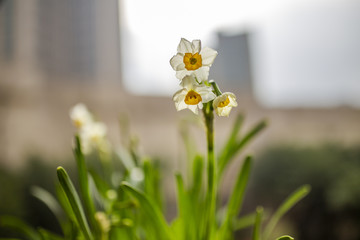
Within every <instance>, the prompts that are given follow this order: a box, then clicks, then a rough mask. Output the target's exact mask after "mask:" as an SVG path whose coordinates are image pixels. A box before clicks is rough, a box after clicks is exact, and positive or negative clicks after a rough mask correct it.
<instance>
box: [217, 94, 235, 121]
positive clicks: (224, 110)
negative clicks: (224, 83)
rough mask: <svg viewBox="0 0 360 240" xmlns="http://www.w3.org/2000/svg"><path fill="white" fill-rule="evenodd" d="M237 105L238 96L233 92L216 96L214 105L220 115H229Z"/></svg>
mask: <svg viewBox="0 0 360 240" xmlns="http://www.w3.org/2000/svg"><path fill="white" fill-rule="evenodd" d="M236 106H237V102H236V97H235V95H234V94H233V93H231V92H225V93H223V94H221V95H220V96H218V97H216V98H215V99H214V101H213V107H214V109H215V112H216V114H217V115H218V116H222V117H223V116H226V117H228V116H229V114H230V111H231V109H232V108H233V107H236Z"/></svg>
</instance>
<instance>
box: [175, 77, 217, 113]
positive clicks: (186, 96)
mask: <svg viewBox="0 0 360 240" xmlns="http://www.w3.org/2000/svg"><path fill="white" fill-rule="evenodd" d="M181 86H182V87H183V89H181V90H179V91H177V92H176V93H175V94H174V96H173V100H174V102H175V107H176V110H178V111H180V110H183V109H185V108H188V109H190V110H191V111H192V112H194V113H195V114H198V109H199V108H200V109H202V107H203V103H207V102H209V101H211V100H213V99H214V98H215V97H216V95H215V94H214V93H213V92H212V88H211V87H208V86H206V85H204V84H200V85H199V84H198V83H197V82H196V80H195V78H194V76H187V77H185V78H184V79H183V80H182V82H181Z"/></svg>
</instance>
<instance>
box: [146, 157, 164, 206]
mask: <svg viewBox="0 0 360 240" xmlns="http://www.w3.org/2000/svg"><path fill="white" fill-rule="evenodd" d="M143 170H144V192H145V194H146V195H147V196H148V197H149V198H151V199H152V201H153V202H154V203H156V204H157V205H158V207H159V209H162V207H163V201H162V195H161V190H160V187H159V186H160V173H159V169H158V168H157V167H156V166H155V165H154V164H152V162H151V161H150V159H145V160H144V163H143Z"/></svg>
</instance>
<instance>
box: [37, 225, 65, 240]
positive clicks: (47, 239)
mask: <svg viewBox="0 0 360 240" xmlns="http://www.w3.org/2000/svg"><path fill="white" fill-rule="evenodd" d="M39 232H40V234H41V237H42V239H43V240H64V238H62V237H61V236H59V235H56V234H54V233H52V232H49V231H48V230H46V229H43V228H39Z"/></svg>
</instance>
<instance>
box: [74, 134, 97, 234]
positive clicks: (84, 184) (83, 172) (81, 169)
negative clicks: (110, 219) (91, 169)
mask: <svg viewBox="0 0 360 240" xmlns="http://www.w3.org/2000/svg"><path fill="white" fill-rule="evenodd" d="M74 154H75V159H76V163H77V168H78V175H79V184H80V193H81V196H82V199H83V201H84V207H85V212H86V213H87V216H88V218H89V221H90V224H91V226H92V227H93V228H94V230H95V233H96V235H99V234H100V231H99V226H98V224H97V222H96V220H95V212H96V210H95V204H94V201H93V199H92V197H91V193H90V185H89V179H88V171H87V167H86V163H85V157H84V154H83V152H82V150H81V143H80V138H79V136H76V137H75V149H74Z"/></svg>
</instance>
